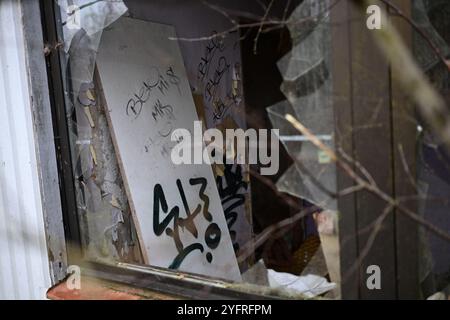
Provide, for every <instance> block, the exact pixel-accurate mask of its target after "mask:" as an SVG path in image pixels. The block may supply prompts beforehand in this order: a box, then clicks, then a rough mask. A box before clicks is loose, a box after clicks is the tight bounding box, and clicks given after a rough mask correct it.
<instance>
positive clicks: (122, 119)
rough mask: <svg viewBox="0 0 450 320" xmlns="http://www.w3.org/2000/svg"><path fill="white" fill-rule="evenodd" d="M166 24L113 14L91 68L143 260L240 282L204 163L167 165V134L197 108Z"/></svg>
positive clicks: (187, 122)
mask: <svg viewBox="0 0 450 320" xmlns="http://www.w3.org/2000/svg"><path fill="white" fill-rule="evenodd" d="M171 38H172V39H173V38H176V34H175V31H174V28H173V27H171V26H167V25H162V24H156V23H150V22H145V21H140V20H136V19H131V18H120V19H119V20H117V21H116V22H115V23H114V24H112V25H111V26H110V27H108V28H107V29H105V30H104V32H103V35H102V40H101V44H100V48H99V52H98V56H97V68H98V74H99V78H100V82H101V85H102V87H103V94H104V98H105V102H106V106H105V108H106V114H107V117H108V121H109V125H110V129H111V133H112V137H113V142H114V145H115V149H116V153H117V156H118V159H119V163H120V168H121V170H122V176H123V179H124V183H125V187H126V190H127V194H128V198H129V202H130V206H131V210H132V212H133V216H134V220H135V224H136V228H137V232H138V235H139V240H140V243H141V246H142V251H143V256H144V259H145V261H146V263H148V264H150V265H153V266H159V267H164V268H171V269H174V270H180V271H185V272H192V273H197V274H203V275H208V276H213V277H219V278H224V279H228V280H232V281H241V276H240V272H239V268H238V264H237V261H236V257H235V254H234V251H233V247H232V242H231V239H230V235H229V231H228V227H227V223H226V220H225V217H224V212H223V209H222V206H221V200H220V198H219V194H218V191H217V187H216V183H215V181H214V176H213V173H212V169H211V166H209V165H205V164H201V165H198V164H197V165H178V166H177V165H174V164H173V163H172V161H171V150H172V148H173V147H174V146H175V144H176V142H172V141H171V133H172V132H173V130H175V129H178V128H185V129H187V130H189V131H190V132H191V134H192V136H193V127H194V121H197V120H198V118H197V114H196V111H195V105H194V101H193V98H192V93H191V90H190V86H189V82H188V80H187V77H186V72H185V69H184V65H183V59H182V56H181V53H180V50H179V47H178V42H177V41H174V40H170V39H171Z"/></svg>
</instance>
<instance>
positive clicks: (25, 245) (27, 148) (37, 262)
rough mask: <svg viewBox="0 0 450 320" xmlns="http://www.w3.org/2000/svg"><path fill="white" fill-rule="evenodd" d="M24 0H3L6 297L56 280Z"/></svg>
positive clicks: (0, 85)
mask: <svg viewBox="0 0 450 320" xmlns="http://www.w3.org/2000/svg"><path fill="white" fill-rule="evenodd" d="M21 17H22V12H21V7H20V2H19V1H14V0H2V1H0V299H44V298H45V293H46V291H47V289H48V288H49V287H50V286H51V280H50V272H49V262H48V255H47V247H46V239H45V228H44V220H43V212H42V210H43V209H42V201H41V190H40V184H39V176H38V163H37V157H36V139H35V136H34V128H33V119H32V112H31V94H30V88H29V85H28V73H27V69H26V68H27V66H26V59H25V48H24V45H25V40H24V35H23V30H22V20H21Z"/></svg>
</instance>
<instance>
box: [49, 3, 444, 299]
mask: <svg viewBox="0 0 450 320" xmlns="http://www.w3.org/2000/svg"><path fill="white" fill-rule="evenodd" d="M355 2H357V1H355ZM437 2H438V1H433V3H432V4H431V1H423V0H415V1H412V2H411V3H409V2H408V4H405V5H404V6H401V10H402V11H400V13H401V14H402V15H403V16H405V15H406V21H405V20H404V19H401V17H399V11H396V10H398V8H397V7H383V8H382V9H383V10H382V11H380V14H382V16H381V17H382V19H381V21H382V22H383V27H385V25H384V22H385V19H386V20H387V17H386V13H385V11H386V12H388V14H390V15H391V16H392V19H390V20H392V25H393V26H394V27H393V28H399V29H400V30H401V33H402V36H403V37H405V38H406V39H407V40H408V41H405V44H403V45H404V47H402V46H392V47H391V49H392V48H393V50H391V51H390V50H383V48H386V46H383V45H385V43H384V42H383V39H385V38H382V37H378V38H377V34H379V33H377V32H381V31H372V30H370V29H368V28H367V25H366V19H367V17H368V15H367V12H366V10H365V7H363V8H361V7H360V6H358V5H355V4H353V1H331V0H321V1H312V0H303V1H301V0H298V1H289V0H287V1H248V2H242V1H218V0H217V1H205V2H200V1H198V2H196V1H189V2H188V1H171V2H167V1H159V0H158V1H157V0H155V1H146V2H143V1H137V0H124V1H120V0H114V1H112V0H111V1H94V2H90V1H84V0H72V1H70V0H59V1H55V2H54V3H53V6H50V7H51V8H53V9H54V16H53V15H52V16H51V17H50V18H51V19H54V21H55V24H56V32H57V38H56V39H54V40H55V42H54V43H50V44H49V46H48V47H47V50H48V52H47V54H48V55H52V54H56V53H55V52H59V55H58V61H57V62H58V63H59V66H58V68H60V70H61V78H60V79H59V80H57V79H54V80H53V81H59V82H61V85H62V91H63V96H62V98H61V100H60V101H59V103H58V102H57V103H55V106H54V112H55V122H56V123H57V124H56V126H57V127H58V128H59V130H61V132H60V133H61V135H60V138H59V139H58V141H57V144H59V148H60V155H59V156H60V159H59V160H60V167H61V171H62V172H63V171H64V168H65V170H66V171H64V172H66V174H62V177H63V178H62V185H63V186H64V188H63V190H62V192H63V197H64V198H65V199H66V210H65V224H66V226H67V233H68V246H70V247H74V248H75V249H74V251H77V252H78V251H80V252H81V257H82V259H83V260H84V261H89V262H90V263H95V264H100V265H105V266H106V265H107V266H115V267H118V268H122V269H132V270H140V271H142V272H156V271H157V270H160V271H161V270H164V272H166V271H167V270H168V271H170V272H172V273H170V272H169V273H168V274H172V275H174V274H176V275H179V274H183V277H186V281H188V280H187V279H190V278H189V277H194V278H195V277H198V276H201V277H205V279H209V280H205V283H214V285H219V286H226V285H225V283H226V282H227V283H233V285H228V286H231V288H233V289H236V290H245V291H247V292H248V291H251V292H252V293H256V294H269V295H280V296H282V297H291V298H292V297H295V298H305V297H307V298H311V297H318V296H325V297H328V298H370V297H393V298H400V297H414V298H426V297H428V296H431V295H432V294H434V293H435V292H437V291H442V290H445V288H446V286H447V285H448V283H449V281H448V280H449V279H448V272H449V271H450V269H449V268H450V260H448V259H447V258H448V257H447V255H446V253H445V252H449V250H443V249H442V248H448V245H449V244H448V238H449V237H448V231H449V228H448V221H450V219H448V217H447V215H446V209H445V204H444V203H442V202H439V201H431V202H430V199H434V198H438V197H440V198H441V199H447V198H448V196H447V193H446V192H447V191H448V190H447V189H448V188H447V182H446V179H445V177H446V175H447V174H448V172H447V168H446V166H447V164H448V159H447V153H446V152H447V151H446V148H445V143H442V141H441V140H440V138H439V134H438V133H436V131H433V124H432V123H431V124H430V121H429V119H428V118H427V117H426V114H425V115H424V114H423V113H421V112H420V110H421V107H423V104H424V100H421V97H420V96H419V95H414V94H413V95H410V94H409V92H408V87H407V85H408V83H407V81H406V82H405V81H402V79H403V78H405V77H403V76H402V72H401V70H398V69H396V68H395V67H396V64H395V62H396V61H399V60H396V59H398V57H399V56H401V55H402V54H406V53H404V51H401V50H400V49H402V48H407V49H408V50H409V51H407V52H409V54H410V55H411V53H412V54H413V55H414V57H415V59H416V61H417V65H418V67H417V66H416V64H414V68H417V70H419V68H420V70H421V71H420V72H423V73H424V74H426V76H428V78H429V79H430V80H431V82H432V83H433V85H434V87H433V88H435V89H434V90H435V91H433V94H435V95H436V96H439V97H442V96H443V97H444V98H442V99H447V98H448V92H447V91H448V67H447V66H446V65H445V64H443V61H442V59H441V58H442V57H448V55H449V51H448V43H449V39H448V30H449V29H448V26H447V24H446V21H447V20H448V19H446V17H447V16H446V15H445V14H446V13H448V10H449V8H448V7H449V6H448V5H447V3H446V2H445V1H441V2H439V4H438V3H437ZM47 10H49V8H47ZM50 18H49V17H47V19H50ZM397 20H399V21H397ZM400 20H401V21H400ZM408 21H409V22H411V21H413V22H414V26H415V27H411V23H408ZM417 26H418V27H419V28H420V30H422V31H421V32H418V30H417V29H416V27H417ZM386 28H387V29H385V30H391V29H389V28H388V27H386ZM392 30H393V29H392ZM395 30H396V29H395ZM393 34H394V33H393ZM396 34H397V33H395V35H396ZM374 35H375V36H374ZM424 36H425V38H424ZM377 39H378V40H377ZM56 40H57V41H56ZM430 42H431V43H432V44H434V46H430ZM398 48H400V49H399V51H396V50H394V49H398ZM436 48H438V52H439V54H440V55H437V52H436ZM388 62H390V63H391V64H392V65H390V64H389V63H388ZM391 67H392V68H391ZM408 67H410V66H409V65H408ZM414 68H413V67H411V70H416V69H414ZM420 72H418V73H414V75H417V74H420ZM424 79H425V77H422V78H420V79H418V80H417V81H418V82H417V83H419V85H421V84H422V82H421V81H423V82H424ZM419 80H420V81H419ZM424 83H425V82H424ZM423 85H426V84H423ZM410 89H411V88H410ZM436 89H437V90H436ZM419 91H420V90H419ZM424 99H425V98H424ZM446 102H448V99H447V101H446ZM425 104H426V102H425ZM416 105H417V106H416ZM61 128H62V129H61ZM64 136H66V138H64ZM438 138H439V139H438ZM436 139H437V140H436ZM67 168H69V169H70V172H69V173H67ZM444 202H445V201H444ZM70 208H73V210H70ZM71 251H72V250H71ZM443 251H445V252H443ZM411 265H413V266H414V267H410V266H411ZM155 268H156V269H155ZM165 274H166V273H165ZM166 275H167V274H166ZM404 279H406V280H404ZM191 280H192V279H191ZM208 281H209V282H208ZM380 283H383V287H382V288H379V287H380ZM273 289H276V290H273Z"/></svg>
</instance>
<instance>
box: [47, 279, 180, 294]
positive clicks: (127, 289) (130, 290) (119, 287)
mask: <svg viewBox="0 0 450 320" xmlns="http://www.w3.org/2000/svg"><path fill="white" fill-rule="evenodd" d="M47 298H48V299H50V300H177V299H180V298H179V297H176V296H172V295H164V294H161V293H158V292H153V291H150V290H145V289H140V288H135V287H132V286H128V285H124V284H118V283H115V282H111V281H105V280H99V279H95V278H88V277H84V278H83V279H82V283H81V289H80V290H70V289H69V288H68V287H67V285H66V283H65V282H62V283H60V284H58V285H56V286H55V287H53V288H51V289H50V290H49V291H48V292H47Z"/></svg>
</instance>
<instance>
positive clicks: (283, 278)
mask: <svg viewBox="0 0 450 320" xmlns="http://www.w3.org/2000/svg"><path fill="white" fill-rule="evenodd" d="M267 274H268V278H269V284H270V287H271V288H280V287H281V288H284V289H289V290H293V291H296V292H299V293H301V294H303V295H305V296H306V297H307V298H314V297H317V296H320V295H322V294H324V293H326V292H328V291H331V290H333V289H335V288H336V284H335V283H334V282H328V281H327V279H325V278H323V277H319V276H316V275H312V274H309V275H307V276H296V275H293V274H290V273H284V272H276V271H274V270H271V269H269V270H268V271H267Z"/></svg>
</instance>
